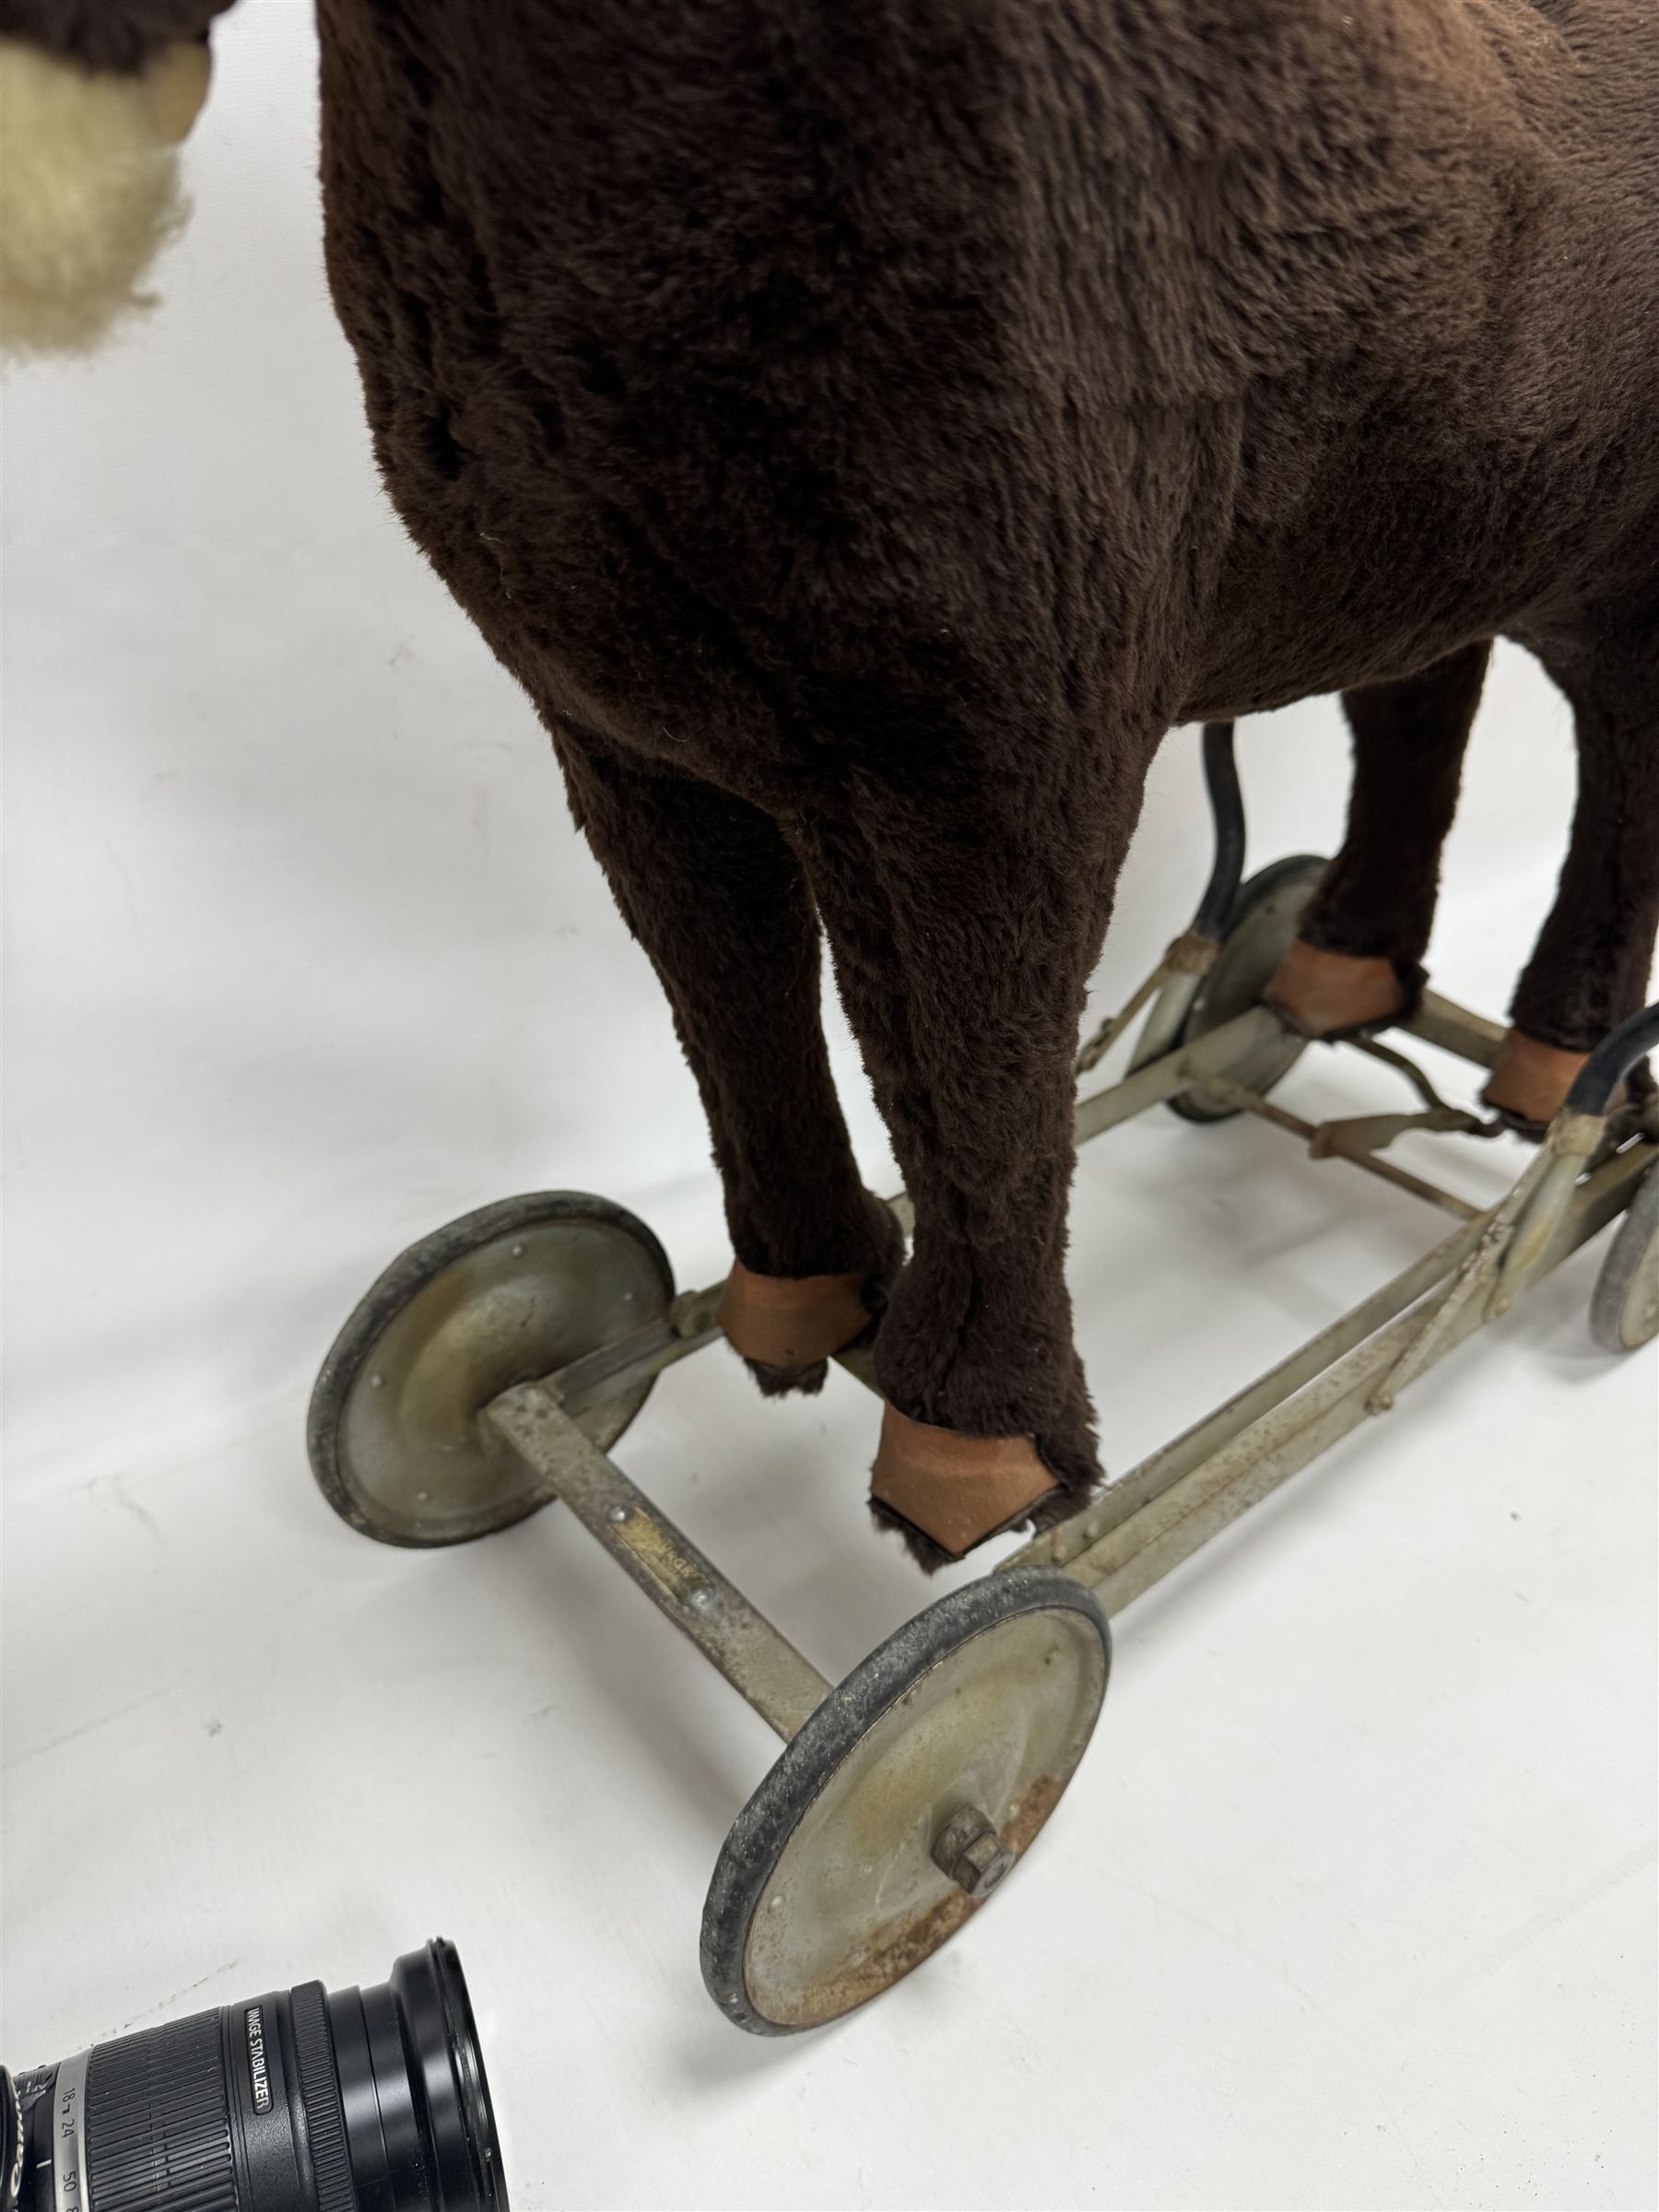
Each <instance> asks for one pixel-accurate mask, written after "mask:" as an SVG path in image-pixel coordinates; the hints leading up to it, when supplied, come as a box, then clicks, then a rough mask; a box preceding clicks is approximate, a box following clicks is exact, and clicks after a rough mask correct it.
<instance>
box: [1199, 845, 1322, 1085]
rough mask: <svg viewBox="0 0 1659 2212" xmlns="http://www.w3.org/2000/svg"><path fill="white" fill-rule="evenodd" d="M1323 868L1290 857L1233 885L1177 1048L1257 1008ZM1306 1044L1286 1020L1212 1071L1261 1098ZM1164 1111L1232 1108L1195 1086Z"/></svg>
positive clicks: (1310, 858) (1314, 858) (1312, 856)
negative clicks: (1210, 959)
mask: <svg viewBox="0 0 1659 2212" xmlns="http://www.w3.org/2000/svg"><path fill="white" fill-rule="evenodd" d="M1327 865H1328V864H1327V863H1326V862H1325V861H1324V860H1322V859H1321V858H1320V857H1319V855H1318V853H1291V854H1290V855H1289V856H1288V858H1287V859H1285V860H1276V861H1274V862H1273V863H1272V865H1270V866H1268V867H1265V868H1260V869H1258V870H1257V872H1256V873H1255V874H1254V875H1253V877H1250V879H1249V881H1248V882H1247V883H1245V884H1244V885H1242V886H1241V889H1240V891H1239V895H1238V897H1237V898H1236V899H1235V900H1233V910H1232V914H1231V916H1230V920H1229V922H1228V924H1227V928H1226V930H1225V931H1224V933H1223V935H1222V938H1221V947H1220V950H1219V951H1218V953H1217V955H1216V958H1215V960H1214V962H1213V964H1212V965H1211V967H1210V970H1209V972H1208V973H1207V974H1206V976H1205V977H1204V979H1203V981H1202V982H1200V983H1199V985H1198V988H1197V991H1196V992H1195V993H1194V997H1193V1003H1192V1006H1190V1007H1189V1008H1188V1010H1187V1018H1186V1020H1185V1021H1184V1022H1183V1023H1182V1030H1181V1039H1180V1041H1181V1042H1182V1044H1195V1043H1196V1042H1197V1041H1198V1039H1199V1038H1200V1037H1207V1036H1208V1035H1209V1033H1210V1031H1211V1030H1218V1029H1220V1028H1222V1027H1223V1025H1224V1024H1225V1023H1227V1022H1230V1021H1232V1020H1234V1019H1236V1018H1237V1017H1238V1016H1239V1015H1241V1014H1247V1013H1248V1012H1249V1011H1250V1009H1251V1007H1252V1006H1260V1005H1261V1003H1262V994H1263V993H1264V992H1265V990H1266V988H1267V986H1268V984H1269V983H1270V982H1272V981H1273V979H1274V977H1275V975H1277V972H1278V965H1279V962H1280V961H1281V960H1282V959H1284V957H1285V955H1286V953H1287V952H1288V951H1289V949H1290V944H1291V940H1292V939H1293V938H1294V936H1295V935H1296V933H1297V929H1298V928H1299V926H1300V923H1301V918H1302V914H1303V912H1304V911H1305V910H1306V908H1307V904H1308V901H1309V900H1311V899H1312V896H1313V893H1314V891H1315V890H1316V889H1317V888H1318V887H1319V883H1320V880H1321V878H1322V877H1324V872H1325V868H1326V866H1327ZM1307 1046H1308V1040H1307V1039H1306V1038H1305V1037H1301V1036H1299V1035H1298V1034H1297V1032H1296V1031H1295V1030H1293V1029H1291V1028H1290V1026H1289V1024H1288V1023H1286V1024H1285V1025H1284V1027H1283V1029H1282V1030H1280V1032H1279V1033H1278V1034H1277V1035H1274V1036H1271V1037H1268V1038H1266V1039H1265V1040H1264V1041H1261V1042H1260V1043H1258V1044H1255V1045H1253V1046H1252V1048H1251V1049H1250V1050H1249V1051H1248V1052H1246V1053H1241V1054H1240V1056H1239V1058H1238V1059H1237V1060H1236V1061H1235V1062H1234V1063H1232V1064H1231V1065H1229V1066H1227V1067H1223V1068H1218V1069H1217V1071H1216V1072H1217V1074H1218V1075H1221V1076H1225V1077H1227V1079H1228V1080H1229V1081H1230V1082H1232V1083H1241V1084H1242V1085H1243V1086H1244V1088H1245V1089H1246V1090H1253V1091H1254V1092H1255V1093H1256V1095H1257V1096H1258V1097H1265V1095H1266V1093H1267V1092H1268V1091H1270V1090H1271V1089H1272V1088H1273V1087H1274V1085H1275V1084H1276V1083H1279V1082H1282V1081H1283V1079H1284V1078H1285V1077H1286V1076H1288V1074H1289V1073H1290V1070H1291V1069H1292V1068H1293V1067H1294V1066H1295V1065H1296V1063H1297V1062H1298V1061H1299V1060H1300V1058H1301V1056H1302V1053H1304V1052H1305V1051H1306V1050H1307ZM1170 1107H1171V1111H1172V1112H1175V1113H1178V1114H1180V1115H1181V1117H1182V1120H1183V1121H1188V1122H1225V1121H1228V1120H1230V1118H1231V1116H1232V1115H1234V1114H1235V1113H1237V1112H1239V1111H1240V1109H1239V1108H1238V1107H1237V1106H1230V1105H1229V1104H1228V1103H1227V1102H1226V1101H1225V1100H1222V1099H1218V1098H1217V1097H1216V1096H1215V1094H1214V1093H1213V1092H1211V1091H1206V1090H1205V1089H1203V1088H1201V1087H1196V1086H1195V1087H1194V1088H1193V1089H1191V1090H1181V1091H1177V1092H1176V1094H1175V1096H1174V1097H1173V1098H1172V1099H1171V1100H1170Z"/></svg>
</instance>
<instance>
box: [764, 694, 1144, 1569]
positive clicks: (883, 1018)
mask: <svg viewBox="0 0 1659 2212" xmlns="http://www.w3.org/2000/svg"><path fill="white" fill-rule="evenodd" d="M1150 749H1151V748H1150V747H1149V746H1147V747H1145V748H1143V750H1142V752H1141V753H1140V754H1138V755H1137V757H1136V758H1135V762H1134V765H1133V767H1132V768H1128V767H1120V768H1118V769H1115V770H1112V769H1108V768H1105V767H1102V766H1101V765H1100V762H1101V748H1100V745H1099V743H1098V742H1092V741H1088V740H1086V739H1085V738H1084V737H1083V736H1082V735H1079V736H1078V737H1077V740H1076V744H1075V748H1074V749H1072V750H1070V751H1068V752H1067V753H1066V754H1065V755H1064V756H1063V757H1062V758H1061V759H1060V760H1059V761H1058V762H1056V760H1055V759H1054V758H1053V755H1052V754H1051V755H1050V756H1049V757H1048V758H1047V759H1044V760H1043V761H1042V762H1041V764H1040V765H1038V764H1033V765H1031V766H1030V767H1028V766H1027V765H1026V764H1024V763H1023V762H1022V763H1018V764H1011V765H1003V764H1000V763H999V764H998V771H997V772H994V773H993V772H991V771H989V770H987V771H984V772H982V773H980V772H975V771H973V770H971V769H970V770H964V768H963V766H962V762H961V757H960V754H959V752H956V751H954V750H953V749H951V748H949V747H947V746H945V745H941V746H940V747H938V748H936V749H935V750H933V751H932V752H931V753H930V756H929V758H930V759H932V760H934V761H936V762H938V763H939V765H938V767H937V768H936V770H933V771H923V772H921V773H919V774H917V775H915V776H913V777H912V778H911V779H909V780H900V779H899V778H897V777H894V778H888V777H884V776H882V775H880V774H876V773H873V774H866V775H864V776H862V777H857V778H855V779H854V780H853V785H852V787H851V788H850V790H849V792H848V794H847V795H846V798H845V802H844V804H842V805H838V806H837V807H836V808H835V809H833V810H832V812H831V816H830V818H821V819H819V820H818V821H816V822H815V823H813V824H811V825H809V826H808V827H807V828H806V830H805V831H804V832H803V835H804V840H805V848H806V854H807V859H808V866H809V870H810V873H811V876H812V879H813V885H814V888H815V890H816V893H817V896H818V904H819V907H820V909H821V911H822V912H823V915H824V921H825V925H826V928H827V930H828V933H829V936H830V947H831V950H832V952H833V954H834V959H835V966H836V972H837V976H838V979H839V982H840V985H841V996H842V998H843V1001H844V1002H845V1005H846V1007H847V1012H848V1015H849V1018H851V1020H852V1023H853V1028H854V1030H855V1031H856V1032H857V1035H858V1038H859V1041H860V1042H861V1044H862V1047H863V1050H864V1054H865V1065H866V1066H867V1068H868V1070H869V1074H870V1077H871V1079H872V1082H873V1084H874V1087H875V1091H876V1098H877V1104H878V1105H879V1107H880V1109H881V1111H882V1113H883V1114H884V1116H885V1117H886V1120H887V1123H888V1129H889V1130H890V1132H891V1135H892V1139H893V1145H894V1149H895V1151H896V1153H897V1155H898V1159H899V1162H900V1168H901V1169H902V1171H903V1173H904V1178H905V1183H906V1187H907V1188H908V1190H909V1192H910V1194H911V1196H912V1200H913V1201H914V1204H915V1210H916V1221H915V1237H914V1244H913V1249H912V1256H911V1259H910V1262H909V1264H908V1265H907V1266H906V1267H905V1269H904V1271H903V1273H902V1274H901V1275H900V1277H899V1280H898V1282H897V1284H896V1285H895V1287H894V1289H893V1293H892V1298H891V1300H890V1303H889V1306H888V1313H887V1317H886V1319H885V1321H884V1322H883V1324H882V1328H881V1333H880V1335H879V1336H878V1337H877V1347H876V1371H877V1381H878V1382H879V1384H880V1387H881V1392H882V1394H883V1397H884V1398H885V1399H886V1401H887V1410H886V1412H885V1414H884V1417H883V1432H882V1443H881V1450H880V1454H879V1456H878V1459H877V1466H876V1475H875V1480H874V1484H873V1488H872V1500H873V1503H874V1506H875V1509H876V1512H877V1518H878V1519H886V1520H889V1521H892V1522H896V1523H897V1524H900V1526H901V1527H902V1528H903V1529H904V1531H905V1533H906V1534H907V1535H909V1537H910V1539H911V1541H912V1548H913V1549H915V1550H916V1551H917V1553H918V1556H920V1557H921V1558H922V1559H924V1562H925V1563H928V1564H936V1563H937V1562H938V1560H939V1559H940V1557H941V1555H944V1556H948V1557H959V1556H960V1555H961V1554H962V1553H963V1552H965V1551H967V1550H968V1549H969V1548H970V1547H971V1546H972V1545H974V1544H977V1543H979V1542H981V1541H982V1539H983V1538H984V1537H986V1536H988V1535H992V1534H994V1532H995V1531H996V1530H997V1529H998V1528H1000V1527H1003V1526H1006V1525H1009V1524H1013V1523H1015V1522H1018V1521H1019V1520H1022V1519H1025V1518H1029V1517H1030V1516H1031V1515H1032V1514H1033V1512H1035V1513H1037V1514H1038V1515H1039V1516H1041V1515H1042V1514H1043V1513H1044V1512H1045V1511H1046V1512H1052V1511H1054V1510H1057V1509H1058V1508H1059V1507H1061V1506H1062V1505H1064V1504H1065V1502H1066V1501H1067V1498H1068V1494H1070V1493H1076V1492H1078V1491H1080V1490H1086V1489H1087V1488H1088V1487H1089V1486H1090V1485H1091V1484H1092V1483H1093V1482H1094V1481H1095V1480H1096V1479H1097V1478H1098V1476H1099V1472H1100V1468H1099V1462H1098V1459H1097V1456H1096V1450H1095V1439H1094V1431H1093V1415H1092V1408H1091V1407H1090V1405H1089V1400H1088V1392H1087V1390H1086V1388H1085V1385H1084V1381H1083V1373H1082V1369H1081V1366H1080V1364H1079V1362H1078V1359H1077V1352H1076V1349H1075V1347H1074V1346H1073V1342H1072V1321H1071V1304H1070V1299H1069V1295H1068V1293H1067V1289H1066V1283H1065V1241H1066V1211H1067V1205H1068V1200H1069V1195H1070V1186H1071V1177H1072V1168H1073V1161H1074V1150H1073V1136H1072V1117H1073V1107H1074V1082H1073V1073H1072V1069H1073V1060H1074V1056H1075V1053H1076V1050H1077V1023H1078V1019H1079V1017H1080V1014H1081V1011H1082V1007H1083V1001H1084V994H1085V989H1086V986H1087V983H1088V976H1089V972H1090V971H1091V969H1092V968H1093V966H1094V962H1095V959H1096V957H1097V954H1098V952H1099V949H1100V939H1101V935H1102V933H1103V931H1104V929H1105V925H1106V919H1107V915H1108V912H1109V911H1110V906H1111V896H1112V885H1113V883H1114V882H1115V879H1116V876H1117V872H1118V868H1119V866H1120V865H1121V864H1122V860H1123V856H1124V848H1125V847H1126V845H1127V842H1128V837H1129V831H1130V829H1131V828H1132V826H1133V822H1134V818H1135V813H1136V811H1137V809H1138V806H1139V797H1140V788H1141V783H1142V782H1143V780H1144V776H1145V771H1146V765H1147V760H1146V756H1147V755H1149V752H1150Z"/></svg>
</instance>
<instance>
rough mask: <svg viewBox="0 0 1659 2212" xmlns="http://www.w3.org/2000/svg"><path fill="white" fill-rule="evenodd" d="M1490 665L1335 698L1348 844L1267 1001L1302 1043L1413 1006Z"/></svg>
mask: <svg viewBox="0 0 1659 2212" xmlns="http://www.w3.org/2000/svg"><path fill="white" fill-rule="evenodd" d="M1490 653H1491V647H1490V645H1489V644H1488V643H1485V642H1483V643H1480V644H1476V645H1466V646H1465V647H1464V648H1463V649H1462V651H1460V652H1458V653H1452V654H1450V655H1449V656H1448V657H1447V658H1446V659H1445V660H1443V661H1438V662H1436V663H1435V665H1434V666H1433V667H1432V668H1425V669H1424V670H1423V671H1422V672H1421V673H1420V674H1419V675H1417V676H1411V677H1405V678H1403V679H1402V680H1401V681H1400V682H1398V683H1392V684H1370V685H1367V686H1366V687H1365V688H1364V689H1362V690H1356V691H1347V692H1345V693H1344V694H1343V700H1342V704H1343V709H1344V711H1345V712H1346V713H1347V720H1348V726H1349V729H1350V730H1351V732H1352V734H1353V753H1354V782H1353V790H1352V794H1351V796H1350V798H1349V801H1348V819H1347V835H1346V836H1345V837H1344V839H1343V841H1342V849H1341V850H1340V852H1339V853H1337V854H1336V857H1335V860H1333V861H1332V863H1331V865H1330V866H1329V868H1327V869H1326V871H1325V875H1324V881H1323V882H1322V883H1321V885H1320V887H1319V888H1318V890H1317V891H1316V892H1315V893H1314V895H1313V898H1312V901H1311V903H1310V905H1309V906H1308V909H1307V911H1306V912H1305V913H1304V914H1303V916H1302V921H1301V929H1300V935H1298V937H1297V939H1296V941H1295V943H1294V944H1293V945H1292V947H1291V948H1290V950H1289V952H1288V954H1287V955H1286V957H1285V961H1284V964H1283V966H1282V967H1281V968H1280V970H1279V971H1278V973H1277V975H1276V976H1275V978H1274V979H1273V982H1272V983H1271V984H1270V985H1269V987H1268V993H1267V995H1268V997H1269V999H1270V1000H1271V1001H1272V1003H1273V1004H1274V1005H1275V1006H1278V1007H1279V1008H1280V1009H1281V1011H1283V1012H1284V1013H1286V1014H1288V1016H1289V1017H1290V1018H1291V1019H1292V1020H1293V1021H1294V1022H1295V1023H1296V1025H1297V1027H1298V1028H1299V1029H1301V1030H1306V1032H1307V1033H1308V1034H1309V1035H1310V1036H1313V1037H1335V1036H1343V1035H1351V1034H1353V1033H1354V1032H1355V1031H1358V1030H1365V1029H1368V1028H1371V1027H1375V1026H1377V1025H1379V1024H1381V1023H1383V1022H1387V1021H1391V1020H1395V1019H1398V1018H1400V1017H1401V1016H1402V1015H1407V1014H1409V1013H1410V1012H1411V1011H1412V1010H1413V1008H1414V1006H1415V1005H1416V1003H1417V1001H1418V998H1419V997H1420V996H1421V994H1422V988H1423V955H1424V953H1425V952H1426V951H1427V949H1428V946H1429V933H1430V928H1431V926H1432V924H1433V921H1434V901H1435V895H1436V892H1437V891H1438V889H1439V888H1440V856H1441V846H1442V845H1443V844H1444V843H1445V841H1446V833H1447V831H1448V830H1450V829H1451V827H1452V817H1453V812H1454V810H1455V808H1456V806H1457V786H1458V780H1459V776H1460V774H1461V772H1462V768H1463V757H1464V749H1465V746H1466V745H1467V743H1468V738H1469V731H1470V729H1471V727H1472V726H1473V724H1474V721H1475V711H1476V709H1477V707H1478V705H1479V704H1480V688H1481V683H1482V680H1483V679H1484V677H1485V676H1486V667H1487V661H1488V657H1489V655H1490Z"/></svg>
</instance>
